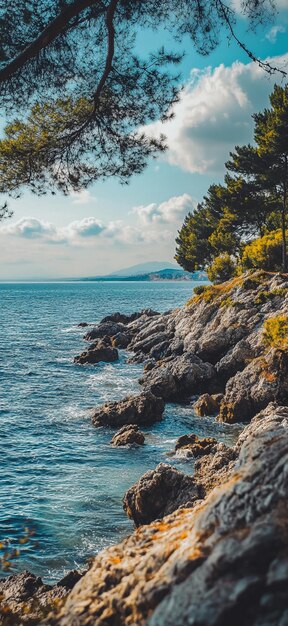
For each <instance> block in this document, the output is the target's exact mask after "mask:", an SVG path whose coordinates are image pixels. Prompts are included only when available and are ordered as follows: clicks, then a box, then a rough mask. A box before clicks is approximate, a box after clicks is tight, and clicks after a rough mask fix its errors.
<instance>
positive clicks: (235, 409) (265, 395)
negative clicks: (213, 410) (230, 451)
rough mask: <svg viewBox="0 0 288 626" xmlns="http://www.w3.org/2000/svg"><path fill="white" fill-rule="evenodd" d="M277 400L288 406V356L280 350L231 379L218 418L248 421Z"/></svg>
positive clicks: (254, 361) (254, 360)
mask: <svg viewBox="0 0 288 626" xmlns="http://www.w3.org/2000/svg"><path fill="white" fill-rule="evenodd" d="M275 401H276V402H278V403H279V404H283V405H287V404H288V355H287V354H286V352H284V351H281V350H272V351H270V352H269V353H268V354H267V355H265V356H261V357H258V358H257V359H253V361H251V363H249V365H247V367H246V368H245V369H244V370H243V371H242V372H237V374H236V375H235V376H233V377H232V378H230V380H229V381H228V383H227V385H226V389H225V395H224V398H223V400H222V402H221V406H220V415H219V419H220V421H223V422H229V423H233V422H245V421H249V420H250V419H251V418H252V417H253V416H254V415H256V413H257V412H258V411H261V410H262V409H264V408H265V407H266V406H267V405H268V404H269V402H275Z"/></svg>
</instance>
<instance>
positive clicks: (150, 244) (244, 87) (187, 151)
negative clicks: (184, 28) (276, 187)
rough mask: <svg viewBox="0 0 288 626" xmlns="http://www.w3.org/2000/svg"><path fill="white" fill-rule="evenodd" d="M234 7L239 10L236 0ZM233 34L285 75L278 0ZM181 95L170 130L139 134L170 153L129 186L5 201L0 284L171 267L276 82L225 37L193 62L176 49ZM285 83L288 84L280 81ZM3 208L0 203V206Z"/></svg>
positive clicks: (287, 3) (287, 64)
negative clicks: (269, 14) (161, 139)
mask: <svg viewBox="0 0 288 626" xmlns="http://www.w3.org/2000/svg"><path fill="white" fill-rule="evenodd" d="M237 1H238V0H237ZM246 28H247V24H246V23H245V21H244V20H240V22H239V24H238V33H239V35H240V38H241V37H242V39H245V43H246V44H247V46H248V47H249V48H250V49H251V50H252V51H253V52H254V53H255V54H256V55H257V56H258V57H259V58H261V59H263V60H264V59H268V58H269V59H273V63H274V64H277V66H278V67H279V66H281V67H283V68H286V69H287V70H288V36H287V35H288V0H277V14H276V16H275V20H274V23H273V24H270V25H269V26H266V27H265V29H264V28H262V29H260V30H258V31H257V33H256V34H255V33H251V32H248V33H247V32H246ZM160 39H161V42H162V39H163V41H164V43H165V45H167V46H168V47H169V44H170V42H169V40H168V39H167V36H166V35H165V34H164V33H163V36H162V34H161V33H159V32H158V33H157V35H151V33H150V34H149V42H147V33H143V35H139V41H138V46H139V48H140V49H143V50H145V49H146V48H147V46H148V44H149V47H151V48H153V46H154V45H155V48H157V47H159V41H160ZM184 47H185V52H186V54H185V58H184V60H183V63H182V66H181V72H182V83H183V85H184V89H183V92H182V97H181V100H180V102H179V103H178V104H177V105H176V106H175V111H174V112H175V117H174V119H173V121H171V122H168V123H166V124H165V125H164V126H163V125H161V124H160V122H158V123H154V124H153V125H150V127H148V129H147V131H149V132H150V133H153V134H155V135H157V134H158V133H159V132H164V134H165V135H166V137H167V144H168V150H167V151H166V153H165V154H164V155H161V157H159V158H158V159H157V160H153V161H152V162H150V163H149V165H148V167H147V168H146V170H145V171H144V173H142V174H141V175H139V176H135V177H132V179H131V181H130V184H129V185H128V186H121V185H120V184H119V182H118V181H116V180H113V179H110V180H109V181H106V182H105V183H99V182H98V183H97V184H95V185H94V186H92V187H90V188H89V189H85V190H82V191H80V192H79V193H73V194H71V195H70V196H68V197H63V196H61V195H60V194H57V195H56V196H45V197H35V196H33V195H32V194H31V193H29V192H28V191H26V192H25V193H23V195H22V196H21V198H20V199H17V200H13V199H9V200H8V202H9V208H10V209H12V210H13V211H14V215H13V217H12V218H11V219H9V220H6V221H5V222H2V223H1V225H0V280H30V279H33V280H34V279H38V280H42V279H50V278H59V279H63V278H71V277H78V278H79V277H86V276H95V275H105V274H108V273H110V272H115V271H117V270H119V269H121V268H123V267H126V266H130V265H133V264H136V263H137V264H138V263H142V262H143V263H144V262H146V261H161V262H162V261H163V262H165V261H169V262H171V261H173V257H174V254H175V237H176V235H177V231H178V230H179V228H180V227H181V225H182V223H183V219H184V217H185V215H186V214H187V213H188V212H189V211H193V208H194V207H195V206H196V205H197V202H199V201H201V199H202V197H203V195H204V194H205V193H206V191H207V189H208V187H209V185H210V184H211V183H213V182H221V181H222V180H223V175H224V163H225V161H226V160H227V158H228V156H229V151H230V150H232V149H233V147H234V146H235V145H241V144H244V143H247V142H249V141H251V140H252V135H253V123H252V118H251V116H252V113H253V112H256V111H259V110H261V109H263V108H264V107H265V106H267V105H268V102H269V93H270V92H271V91H272V89H273V85H274V83H275V82H279V83H281V80H282V79H281V76H280V75H273V76H272V77H271V76H269V75H268V74H267V73H265V72H264V71H263V70H261V69H260V68H259V67H258V66H257V65H256V64H254V63H251V62H250V61H249V59H248V58H247V56H246V55H245V53H244V52H243V51H242V50H240V49H239V48H238V47H237V45H236V44H235V43H233V42H228V41H227V39H226V38H225V36H224V33H223V41H222V43H221V44H220V46H219V47H218V48H217V49H216V50H215V51H214V52H213V53H212V54H211V55H210V56H209V57H201V56H200V55H199V54H196V52H195V51H194V50H193V48H192V46H191V45H189V44H188V42H184ZM287 82H288V79H287ZM6 199H7V198H6V197H5V196H3V197H1V196H0V202H1V204H2V203H3V201H4V200H6Z"/></svg>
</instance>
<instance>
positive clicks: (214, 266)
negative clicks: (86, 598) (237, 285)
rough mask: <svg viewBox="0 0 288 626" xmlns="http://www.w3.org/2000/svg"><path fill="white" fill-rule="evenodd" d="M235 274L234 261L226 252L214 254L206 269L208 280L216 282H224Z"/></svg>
mask: <svg viewBox="0 0 288 626" xmlns="http://www.w3.org/2000/svg"><path fill="white" fill-rule="evenodd" d="M236 274H237V266H236V261H235V260H234V259H233V258H232V257H231V255H230V254H228V253H227V252H225V253H224V254H220V255H219V256H216V257H215V259H214V261H213V263H211V265H210V267H209V268H208V269H207V275H208V278H209V280H211V281H212V283H216V284H219V283H222V282H225V281H226V280H229V279H230V278H233V276H236Z"/></svg>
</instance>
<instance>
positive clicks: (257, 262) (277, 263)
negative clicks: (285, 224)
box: [241, 229, 282, 271]
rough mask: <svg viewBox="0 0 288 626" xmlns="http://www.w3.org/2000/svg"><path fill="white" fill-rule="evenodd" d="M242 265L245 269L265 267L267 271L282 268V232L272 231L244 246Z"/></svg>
mask: <svg viewBox="0 0 288 626" xmlns="http://www.w3.org/2000/svg"><path fill="white" fill-rule="evenodd" d="M241 266H242V267H243V269H244V270H250V269H263V270H267V271H275V270H281V268H282V233H281V230H280V229H279V230H273V231H272V232H270V233H268V234H267V235H264V237H259V238H257V239H254V240H253V241H251V243H249V244H247V246H245V247H244V249H243V253H242V257H241Z"/></svg>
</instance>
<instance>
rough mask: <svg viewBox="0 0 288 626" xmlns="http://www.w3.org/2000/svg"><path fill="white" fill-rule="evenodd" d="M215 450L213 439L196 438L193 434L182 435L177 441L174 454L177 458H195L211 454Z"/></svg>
mask: <svg viewBox="0 0 288 626" xmlns="http://www.w3.org/2000/svg"><path fill="white" fill-rule="evenodd" d="M216 449H217V439H214V437H204V438H200V437H197V435H195V434H194V433H191V434H190V435H182V436H181V437H179V439H177V441H176V445H175V452H176V454H177V455H178V456H186V457H189V456H192V457H194V458H197V457H199V456H204V455H205V454H211V453H212V454H213V453H214V452H216Z"/></svg>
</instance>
